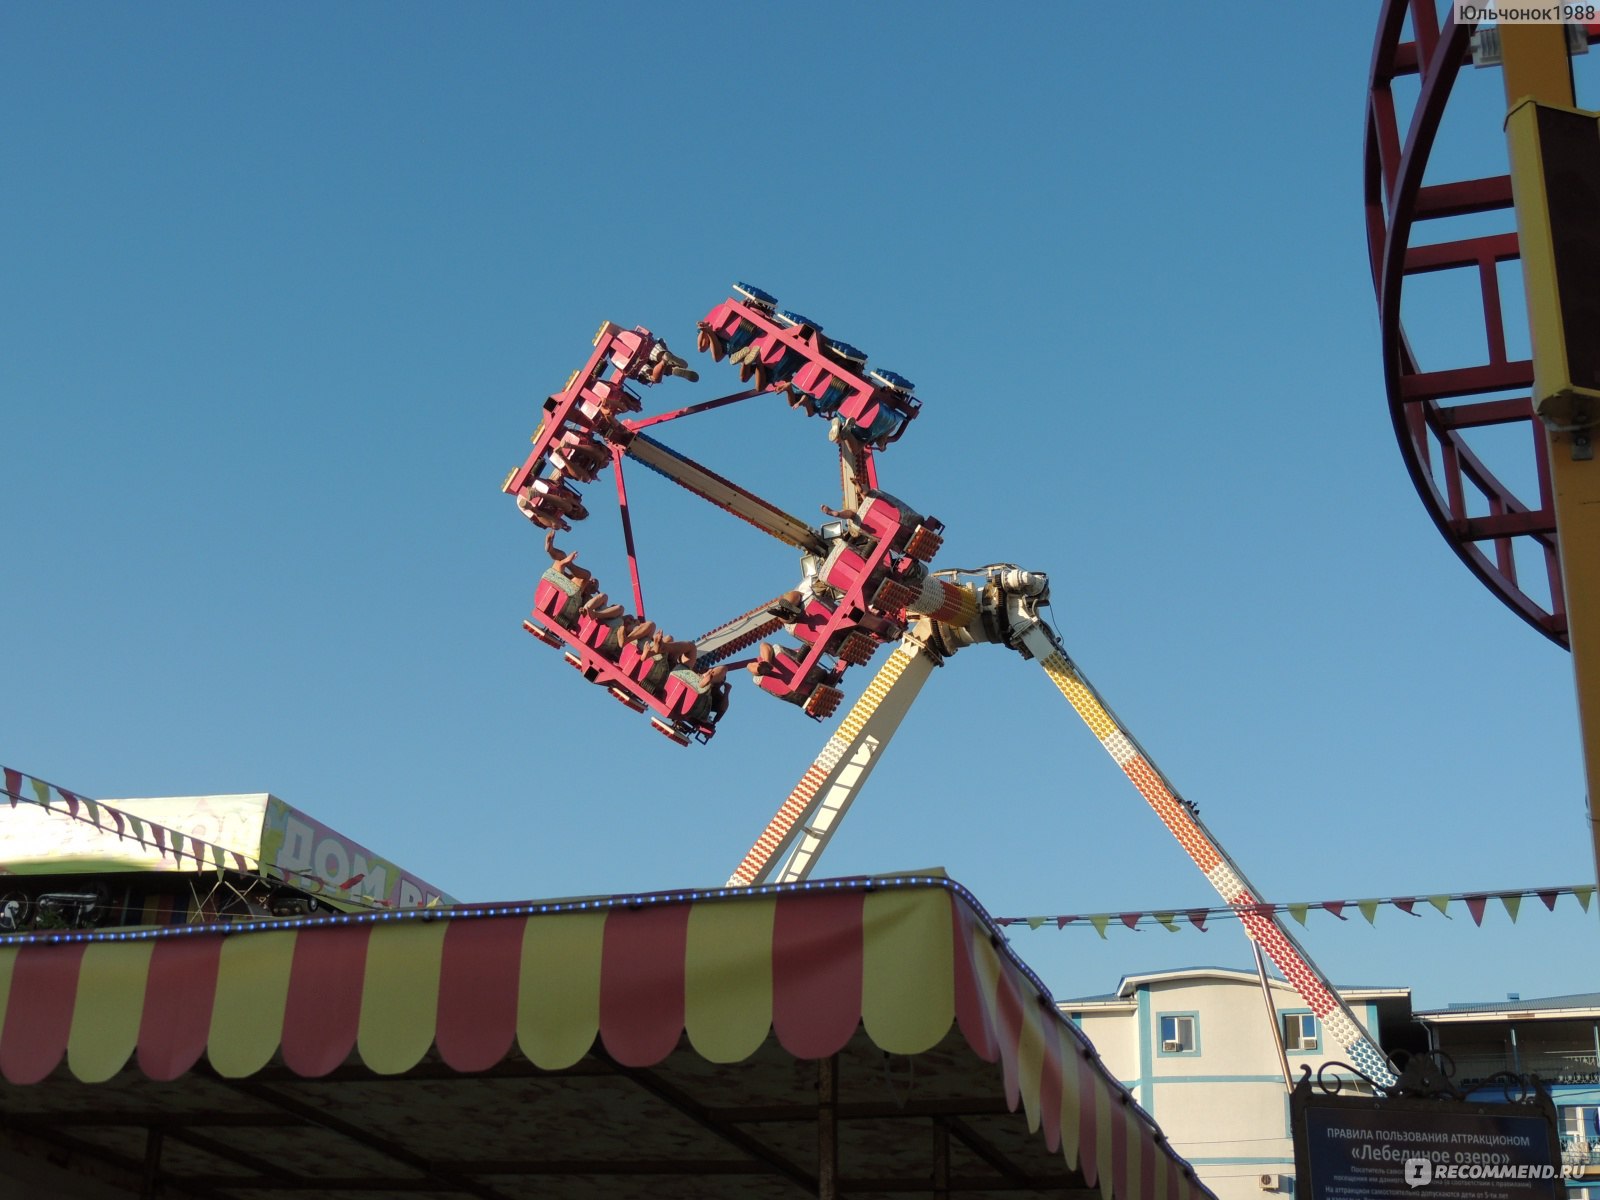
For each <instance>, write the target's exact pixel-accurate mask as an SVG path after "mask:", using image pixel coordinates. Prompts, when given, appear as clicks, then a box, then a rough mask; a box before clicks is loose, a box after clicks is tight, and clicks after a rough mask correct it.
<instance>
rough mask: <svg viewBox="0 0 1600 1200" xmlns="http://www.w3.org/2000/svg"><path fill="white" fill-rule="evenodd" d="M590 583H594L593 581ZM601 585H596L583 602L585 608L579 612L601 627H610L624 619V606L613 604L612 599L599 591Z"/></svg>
mask: <svg viewBox="0 0 1600 1200" xmlns="http://www.w3.org/2000/svg"><path fill="white" fill-rule="evenodd" d="M590 582H593V580H591V581H590ZM599 587H600V585H599V584H598V583H596V584H595V590H594V592H593V593H592V594H590V596H589V597H588V599H586V600H585V601H584V602H583V607H582V608H580V609H579V610H578V613H579V615H580V616H585V617H591V618H593V619H594V620H595V621H597V622H599V623H600V624H601V625H608V624H610V623H611V622H613V621H617V620H620V619H621V618H622V605H620V604H613V603H611V597H610V596H607V595H606V594H605V593H604V592H602V591H600V590H599Z"/></svg>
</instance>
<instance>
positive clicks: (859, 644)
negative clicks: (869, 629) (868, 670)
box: [837, 629, 878, 667]
mask: <svg viewBox="0 0 1600 1200" xmlns="http://www.w3.org/2000/svg"><path fill="white" fill-rule="evenodd" d="M877 652H878V639H877V638H875V637H873V636H872V635H871V634H869V633H862V632H861V631H860V630H859V629H858V630H856V631H855V632H853V633H851V634H850V635H849V636H848V637H846V638H845V639H844V641H842V642H840V643H839V652H838V655H837V657H838V658H841V659H843V660H844V661H845V662H847V663H849V664H850V665H851V666H853V667H861V666H865V665H866V664H867V663H868V662H870V661H871V660H872V656H873V655H874V654H876V653H877Z"/></svg>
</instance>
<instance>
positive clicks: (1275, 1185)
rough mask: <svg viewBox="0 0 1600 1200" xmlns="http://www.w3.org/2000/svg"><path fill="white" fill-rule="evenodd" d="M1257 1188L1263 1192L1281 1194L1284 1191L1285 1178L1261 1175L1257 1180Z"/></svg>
mask: <svg viewBox="0 0 1600 1200" xmlns="http://www.w3.org/2000/svg"><path fill="white" fill-rule="evenodd" d="M1256 1186H1257V1187H1259V1188H1260V1189H1261V1190H1262V1191H1263V1192H1281V1191H1283V1176H1282V1175H1265V1174H1264V1175H1261V1176H1260V1177H1258V1178H1257V1180H1256Z"/></svg>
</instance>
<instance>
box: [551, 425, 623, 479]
mask: <svg viewBox="0 0 1600 1200" xmlns="http://www.w3.org/2000/svg"><path fill="white" fill-rule="evenodd" d="M550 461H551V462H553V463H555V464H556V466H557V467H559V468H560V469H561V470H562V471H564V472H565V473H566V474H567V475H569V476H571V477H572V478H573V479H576V480H577V481H578V482H579V483H591V482H593V481H594V477H595V475H596V473H597V472H599V470H600V469H601V468H602V467H605V466H608V465H609V464H610V462H611V454H610V452H609V451H608V450H606V448H605V447H604V446H602V445H601V444H600V443H599V442H597V441H596V440H595V438H594V435H593V434H591V433H590V432H589V431H588V430H587V429H584V428H582V427H573V426H569V427H568V428H566V429H563V430H562V431H561V435H560V436H559V437H557V438H556V439H555V441H554V442H552V443H551V446H550Z"/></svg>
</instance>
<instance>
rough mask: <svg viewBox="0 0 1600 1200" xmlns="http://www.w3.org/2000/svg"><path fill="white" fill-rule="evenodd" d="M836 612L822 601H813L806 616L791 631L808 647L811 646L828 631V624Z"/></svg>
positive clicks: (807, 606)
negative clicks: (824, 631)
mask: <svg viewBox="0 0 1600 1200" xmlns="http://www.w3.org/2000/svg"><path fill="white" fill-rule="evenodd" d="M833 614H834V610H833V609H832V608H831V607H829V606H828V605H826V604H824V603H822V601H820V600H813V601H812V602H811V603H810V604H808V605H806V611H805V615H804V616H803V617H801V618H800V619H799V620H798V621H796V622H795V623H794V628H793V629H792V630H790V632H791V633H793V634H794V636H795V637H797V638H799V639H800V640H801V641H802V642H804V643H806V645H808V646H809V645H811V644H812V643H813V642H815V641H816V640H817V638H819V637H820V636H821V635H822V632H823V630H825V629H827V627H828V622H829V621H831V620H832V619H833Z"/></svg>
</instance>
